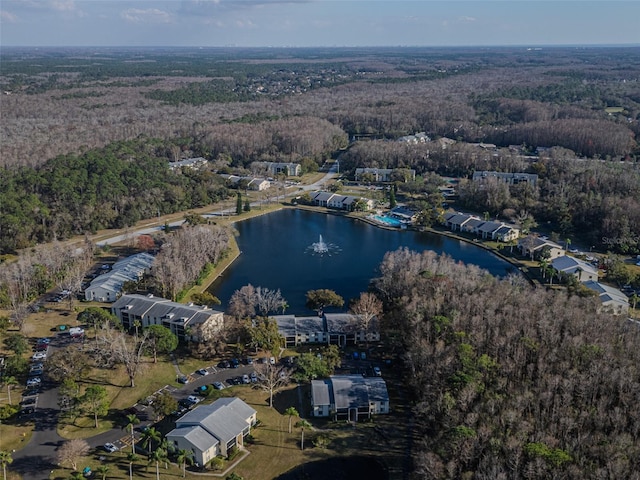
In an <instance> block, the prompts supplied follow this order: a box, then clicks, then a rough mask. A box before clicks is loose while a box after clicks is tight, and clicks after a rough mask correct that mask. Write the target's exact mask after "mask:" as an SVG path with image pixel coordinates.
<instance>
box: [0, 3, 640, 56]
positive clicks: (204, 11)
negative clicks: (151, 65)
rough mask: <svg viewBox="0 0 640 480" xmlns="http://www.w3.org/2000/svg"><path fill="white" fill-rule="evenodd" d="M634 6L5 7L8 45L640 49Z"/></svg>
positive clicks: (1, 40) (0, 35)
mask: <svg viewBox="0 0 640 480" xmlns="http://www.w3.org/2000/svg"><path fill="white" fill-rule="evenodd" d="M638 18H640V2H637V1H633V0H607V1H604V0H601V1H591V0H562V1H548V0H509V1H506V0H448V1H442V0H439V1H435V0H424V1H421V0H397V1H391V0H345V1H337V0H118V1H110V0H109V1H108V0H40V1H38V2H35V1H23V0H3V2H2V5H1V6H0V25H1V27H2V28H1V29H0V46H2V47H23V48H27V47H34V48H44V47H81V46H87V47H90V48H97V47H128V48H136V47H137V48H152V47H159V48H168V47H186V48H368V47H374V48H383V47H407V48H411V47H414V48H415V47H419V48H428V47H434V48H437V47H445V48H450V47H451V48H452V47H488V48H491V47H522V46H530V47H534V48H535V47H550V46H636V45H640V39H639V38H638V33H637V27H638V25H637V19H638Z"/></svg>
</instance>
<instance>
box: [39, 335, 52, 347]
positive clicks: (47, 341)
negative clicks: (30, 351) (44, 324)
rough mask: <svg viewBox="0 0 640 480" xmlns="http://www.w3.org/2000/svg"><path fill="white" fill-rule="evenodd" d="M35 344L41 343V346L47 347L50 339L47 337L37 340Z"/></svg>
mask: <svg viewBox="0 0 640 480" xmlns="http://www.w3.org/2000/svg"><path fill="white" fill-rule="evenodd" d="M36 343H37V344H41V343H43V344H46V345H49V344H50V343H51V339H50V338H48V337H42V338H39V339H38V341H37V342H36Z"/></svg>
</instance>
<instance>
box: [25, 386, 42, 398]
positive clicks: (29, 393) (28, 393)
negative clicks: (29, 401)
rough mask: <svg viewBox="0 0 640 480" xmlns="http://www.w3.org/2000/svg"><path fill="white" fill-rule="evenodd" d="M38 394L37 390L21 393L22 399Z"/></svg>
mask: <svg viewBox="0 0 640 480" xmlns="http://www.w3.org/2000/svg"><path fill="white" fill-rule="evenodd" d="M39 393H40V389H39V388H28V389H26V390H25V391H24V392H22V396H23V397H33V396H34V395H38V394H39Z"/></svg>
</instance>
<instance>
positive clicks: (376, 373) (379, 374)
mask: <svg viewBox="0 0 640 480" xmlns="http://www.w3.org/2000/svg"><path fill="white" fill-rule="evenodd" d="M373 374H374V375H375V376H376V377H381V376H382V372H381V371H380V367H373Z"/></svg>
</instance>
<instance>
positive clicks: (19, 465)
mask: <svg viewBox="0 0 640 480" xmlns="http://www.w3.org/2000/svg"><path fill="white" fill-rule="evenodd" d="M68 341H70V337H69V335H64V336H63V335H57V336H55V337H53V338H52V340H51V344H50V346H49V352H51V351H53V350H55V349H56V348H60V347H61V346H63V345H65V344H66V343H67V342H68ZM41 388H42V391H41V393H40V394H39V395H38V400H37V406H36V410H35V412H34V413H32V414H31V415H29V416H28V417H26V418H25V422H29V421H32V422H33V423H34V424H35V429H34V432H33V436H32V437H31V440H30V441H29V443H28V444H27V446H25V447H24V448H23V449H22V450H19V451H17V452H14V453H12V457H13V463H12V464H11V466H10V469H11V470H13V471H16V472H18V473H20V474H21V475H22V478H23V480H44V479H48V478H49V473H50V471H51V470H53V468H54V466H55V463H56V460H55V457H56V449H57V448H58V447H59V446H60V445H62V443H63V442H64V439H63V438H62V437H60V435H58V432H57V430H56V428H57V425H58V414H59V413H60V410H59V407H58V388H57V386H56V385H54V384H52V383H50V382H46V381H43V385H42V387H41Z"/></svg>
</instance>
